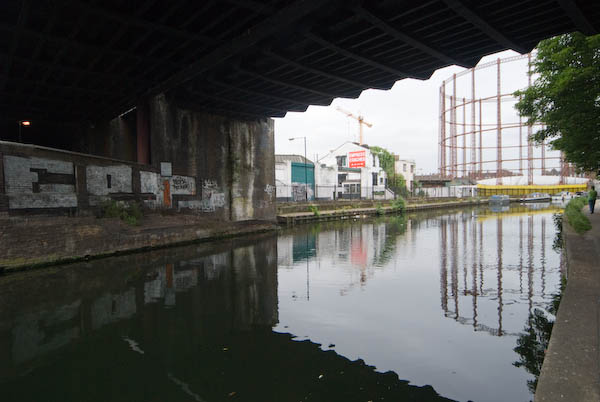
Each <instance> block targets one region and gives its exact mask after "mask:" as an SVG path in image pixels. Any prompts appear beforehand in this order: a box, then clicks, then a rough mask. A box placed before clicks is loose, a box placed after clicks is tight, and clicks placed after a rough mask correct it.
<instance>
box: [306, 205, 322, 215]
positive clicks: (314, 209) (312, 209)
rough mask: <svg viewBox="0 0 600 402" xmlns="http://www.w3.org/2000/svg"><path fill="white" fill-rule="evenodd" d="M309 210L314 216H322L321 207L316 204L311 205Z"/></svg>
mask: <svg viewBox="0 0 600 402" xmlns="http://www.w3.org/2000/svg"><path fill="white" fill-rule="evenodd" d="M308 210H309V211H310V212H312V213H313V215H314V216H320V215H321V213H320V212H319V207H318V206H316V205H309V206H308Z"/></svg>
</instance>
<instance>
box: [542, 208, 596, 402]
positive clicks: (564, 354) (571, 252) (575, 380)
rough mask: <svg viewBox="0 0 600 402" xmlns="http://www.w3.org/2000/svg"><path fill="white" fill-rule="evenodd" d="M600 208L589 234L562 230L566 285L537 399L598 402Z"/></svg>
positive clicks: (586, 209)
mask: <svg viewBox="0 0 600 402" xmlns="http://www.w3.org/2000/svg"><path fill="white" fill-rule="evenodd" d="M599 209H600V205H599V203H598V202H597V203H596V211H595V213H594V214H593V215H591V214H590V213H589V210H588V208H587V207H586V208H585V209H584V212H585V213H586V214H587V215H588V216H589V217H590V221H591V222H592V229H591V230H589V231H588V232H586V233H585V234H584V235H578V234H577V233H575V231H574V230H573V229H572V228H571V227H570V226H569V225H568V224H565V225H564V235H565V247H566V252H567V262H568V281H567V287H566V289H565V292H564V294H563V298H562V301H561V303H560V307H559V309H558V314H557V316H556V322H555V324H554V328H553V330H552V336H551V338H550V345H549V346H548V351H547V352H546V357H545V359H544V365H543V367H542V371H541V374H540V377H539V382H538V386H537V390H536V393H535V400H536V401H537V402H539V401H568V402H577V401H594V402H595V401H600V355H599V353H600V348H599V346H600V343H599V341H600V337H599V334H600V210H599Z"/></svg>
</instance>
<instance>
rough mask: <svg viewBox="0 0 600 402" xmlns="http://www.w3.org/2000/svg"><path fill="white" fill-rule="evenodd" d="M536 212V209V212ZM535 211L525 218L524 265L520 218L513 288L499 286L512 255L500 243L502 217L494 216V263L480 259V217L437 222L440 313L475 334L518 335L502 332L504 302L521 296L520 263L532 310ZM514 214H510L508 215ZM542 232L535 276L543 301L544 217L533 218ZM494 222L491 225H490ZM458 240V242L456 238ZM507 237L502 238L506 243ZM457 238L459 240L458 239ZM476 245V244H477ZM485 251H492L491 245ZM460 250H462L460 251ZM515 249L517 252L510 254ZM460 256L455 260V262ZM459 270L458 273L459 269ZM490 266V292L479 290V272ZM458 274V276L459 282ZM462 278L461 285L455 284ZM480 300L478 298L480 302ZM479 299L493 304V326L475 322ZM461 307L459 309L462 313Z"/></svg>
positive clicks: (478, 321) (481, 241)
mask: <svg viewBox="0 0 600 402" xmlns="http://www.w3.org/2000/svg"><path fill="white" fill-rule="evenodd" d="M536 212H537V211H536ZM536 214H537V213H533V214H531V211H529V212H528V216H527V217H526V219H527V220H528V222H527V223H528V225H527V233H526V242H527V251H526V253H527V258H526V261H524V258H523V256H524V255H525V254H524V253H523V246H524V244H523V243H524V241H523V240H524V239H525V236H524V235H525V234H524V230H523V215H521V216H519V226H518V228H519V229H518V230H519V240H518V249H519V250H518V251H519V258H518V262H517V265H518V266H517V267H516V268H517V269H518V278H519V286H518V288H517V289H510V288H506V286H505V285H504V277H503V276H504V274H505V271H506V270H508V271H511V270H512V269H513V267H511V266H510V265H508V266H505V265H506V263H505V261H504V257H505V253H507V252H508V255H510V254H513V250H512V249H510V247H509V248H508V250H505V249H506V245H505V244H504V240H505V237H504V235H503V218H502V215H504V214H495V215H496V216H495V227H496V230H495V232H496V244H495V249H496V253H495V254H496V255H495V261H494V262H493V263H492V261H490V262H487V263H486V262H485V261H484V255H485V253H484V242H483V223H484V221H486V219H481V218H480V217H479V216H478V217H477V218H475V217H474V216H470V215H468V214H467V215H463V216H462V219H461V217H460V216H456V215H455V216H450V217H447V218H444V219H442V220H441V224H440V225H441V226H440V259H441V261H440V263H441V266H440V294H441V306H442V310H443V311H444V315H445V316H446V317H449V318H453V319H455V320H456V321H457V322H458V323H460V324H463V325H472V326H473V328H474V329H475V331H485V332H487V333H489V334H491V335H494V336H502V335H518V334H517V333H512V332H507V331H506V330H505V329H504V328H503V313H504V309H505V305H506V299H507V298H508V300H509V303H510V300H514V299H515V298H519V297H520V296H521V295H524V289H523V287H524V285H523V273H524V271H523V268H524V267H523V264H524V263H525V264H526V267H527V268H526V269H527V273H526V275H527V290H526V296H527V301H528V309H529V312H531V311H532V310H533V306H534V296H535V295H534V237H535V232H534V216H533V215H536ZM511 215H514V214H511ZM538 221H539V225H540V229H541V237H542V238H541V252H540V255H541V256H540V260H541V261H540V262H541V264H540V271H539V273H540V276H541V296H542V297H544V295H545V292H546V263H547V261H546V254H545V249H544V248H545V245H546V239H545V236H546V216H541V217H540V219H538ZM489 223H491V224H493V223H492V222H489ZM459 230H462V236H459ZM460 238H462V239H460ZM508 238H509V237H507V239H508ZM461 240H462V241H461ZM478 243H479V244H478ZM488 247H492V249H493V248H494V247H493V246H492V245H491V244H488ZM461 248H462V250H461ZM515 251H516V250H515ZM459 255H460V258H459ZM461 268H462V269H461ZM490 268H494V271H495V276H496V281H495V283H494V285H495V286H494V287H493V288H490V287H488V288H485V287H484V271H487V272H489V269H490ZM461 275H462V278H459V277H460V276H461ZM469 275H470V276H471V281H470V283H468V281H467V279H468V276H469ZM460 279H462V281H461V280H460ZM469 298H470V300H471V304H472V313H471V317H468V316H465V313H466V312H465V310H464V306H465V304H464V300H468V299H469ZM482 298H483V299H482ZM482 300H496V301H497V307H496V310H497V317H498V318H497V319H498V321H497V325H496V326H495V327H494V326H491V325H486V324H483V323H481V322H480V320H481V317H480V314H479V311H478V310H479V309H480V307H481V306H479V304H480V303H481V301H482ZM461 306H462V309H461Z"/></svg>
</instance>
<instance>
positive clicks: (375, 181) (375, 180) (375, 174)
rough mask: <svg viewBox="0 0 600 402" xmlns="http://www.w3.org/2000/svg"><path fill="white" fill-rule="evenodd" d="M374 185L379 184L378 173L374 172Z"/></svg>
mask: <svg viewBox="0 0 600 402" xmlns="http://www.w3.org/2000/svg"><path fill="white" fill-rule="evenodd" d="M373 185H374V186H376V185H377V173H373Z"/></svg>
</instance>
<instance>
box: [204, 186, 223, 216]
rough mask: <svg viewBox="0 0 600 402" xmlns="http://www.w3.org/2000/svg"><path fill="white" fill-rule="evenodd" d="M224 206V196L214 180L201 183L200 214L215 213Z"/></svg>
mask: <svg viewBox="0 0 600 402" xmlns="http://www.w3.org/2000/svg"><path fill="white" fill-rule="evenodd" d="M224 206H225V194H224V193H223V192H222V191H221V189H220V188H219V186H218V184H217V182H216V181H215V180H210V179H207V180H203V181H202V212H215V211H216V209H217V208H223V207H224Z"/></svg>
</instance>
